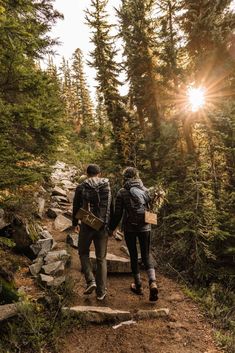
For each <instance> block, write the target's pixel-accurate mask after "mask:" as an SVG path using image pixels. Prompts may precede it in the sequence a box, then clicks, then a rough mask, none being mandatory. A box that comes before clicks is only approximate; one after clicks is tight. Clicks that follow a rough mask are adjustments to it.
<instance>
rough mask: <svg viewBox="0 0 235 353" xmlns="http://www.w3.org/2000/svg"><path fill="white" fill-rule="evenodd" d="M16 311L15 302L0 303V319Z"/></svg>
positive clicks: (14, 314)
mask: <svg viewBox="0 0 235 353" xmlns="http://www.w3.org/2000/svg"><path fill="white" fill-rule="evenodd" d="M17 313H18V310H17V307H16V305H15V304H6V305H0V321H4V320H7V319H10V318H11V317H13V316H16V315H17Z"/></svg>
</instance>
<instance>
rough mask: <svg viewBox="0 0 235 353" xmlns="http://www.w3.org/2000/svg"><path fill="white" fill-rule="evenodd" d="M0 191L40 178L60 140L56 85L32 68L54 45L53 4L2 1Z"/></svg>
mask: <svg viewBox="0 0 235 353" xmlns="http://www.w3.org/2000/svg"><path fill="white" fill-rule="evenodd" d="M1 9H2V13H1V22H0V36H1V42H0V124H1V133H0V134H1V137H0V149H1V153H0V165H1V168H0V180H1V183H0V187H2V188H3V187H14V186H17V185H19V184H22V183H28V182H29V181H33V180H36V179H38V178H40V173H38V172H37V171H38V170H39V169H40V168H39V167H40V165H41V162H42V160H43V159H44V160H45V158H47V157H48V156H49V155H50V154H51V153H52V152H53V151H54V148H55V147H56V145H57V143H58V142H59V140H58V136H59V133H60V132H61V115H62V111H63V107H62V104H61V101H60V97H59V92H58V89H57V88H58V87H57V86H56V83H54V81H53V80H52V79H51V78H50V77H48V74H47V73H45V72H42V71H41V69H40V68H39V67H38V65H37V64H36V61H37V60H38V58H39V57H41V55H43V54H46V53H48V52H49V51H50V47H51V46H52V44H53V43H54V41H53V40H51V39H50V38H49V37H48V36H47V32H48V31H49V29H50V28H51V25H52V24H53V23H55V21H56V20H57V19H58V18H60V17H61V16H60V15H59V13H58V12H56V11H55V10H54V9H53V6H52V1H50V0H44V1H35V0H22V1H14V2H13V1H9V0H3V1H2V2H1Z"/></svg>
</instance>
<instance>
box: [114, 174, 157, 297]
mask: <svg viewBox="0 0 235 353" xmlns="http://www.w3.org/2000/svg"><path fill="white" fill-rule="evenodd" d="M123 177H124V183H123V188H121V189H120V190H119V191H118V194H117V198H116V203H115V212H114V215H113V217H112V219H111V224H110V231H114V230H115V229H116V227H117V226H118V224H119V223H120V221H121V219H122V228H123V231H124V236H125V241H126V244H127V247H128V250H129V253H130V259H131V269H132V273H133V276H134V283H132V284H131V291H132V292H134V293H135V294H138V295H142V294H143V287H142V282H141V277H140V271H139V264H138V252H137V244H136V242H137V239H138V240H139V244H140V250H141V257H142V261H143V263H144V265H145V269H146V271H147V274H148V279H149V290H150V293H149V300H150V301H156V300H157V299H158V288H157V284H156V275H155V269H154V266H153V264H152V262H151V256H150V251H151V248H150V247H151V245H150V244H151V225H150V224H148V223H145V222H144V220H143V222H142V221H141V220H140V222H139V223H138V220H137V222H133V219H132V218H133V217H132V208H133V201H132V199H133V197H132V190H134V189H135V192H137V193H139V194H141V195H143V194H144V192H146V194H148V193H147V189H146V188H145V187H144V185H143V182H142V181H141V179H140V178H139V173H138V170H137V169H136V168H133V167H128V168H126V169H125V170H124V172H123ZM137 217H138V214H137ZM139 217H141V214H140V215H139Z"/></svg>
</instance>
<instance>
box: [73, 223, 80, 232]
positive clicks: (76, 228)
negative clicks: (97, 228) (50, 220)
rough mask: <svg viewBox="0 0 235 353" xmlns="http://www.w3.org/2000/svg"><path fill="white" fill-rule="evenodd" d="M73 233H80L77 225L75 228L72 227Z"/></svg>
mask: <svg viewBox="0 0 235 353" xmlns="http://www.w3.org/2000/svg"><path fill="white" fill-rule="evenodd" d="M74 232H75V233H80V226H79V225H77V226H76V227H74Z"/></svg>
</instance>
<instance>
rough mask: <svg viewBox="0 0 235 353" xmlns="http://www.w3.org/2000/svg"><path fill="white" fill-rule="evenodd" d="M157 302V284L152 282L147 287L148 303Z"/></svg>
mask: <svg viewBox="0 0 235 353" xmlns="http://www.w3.org/2000/svg"><path fill="white" fill-rule="evenodd" d="M157 300H158V288H157V283H156V282H152V283H151V284H150V285H149V301H150V302H156V301H157Z"/></svg>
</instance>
